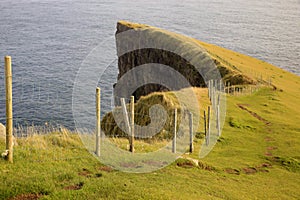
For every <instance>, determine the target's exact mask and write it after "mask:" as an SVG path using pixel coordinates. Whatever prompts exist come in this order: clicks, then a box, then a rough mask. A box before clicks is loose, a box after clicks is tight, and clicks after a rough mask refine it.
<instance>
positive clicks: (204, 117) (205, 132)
mask: <svg viewBox="0 0 300 200" xmlns="http://www.w3.org/2000/svg"><path fill="white" fill-rule="evenodd" d="M203 124H204V135H205V138H206V134H207V131H206V127H207V125H206V113H205V110H204V111H203Z"/></svg>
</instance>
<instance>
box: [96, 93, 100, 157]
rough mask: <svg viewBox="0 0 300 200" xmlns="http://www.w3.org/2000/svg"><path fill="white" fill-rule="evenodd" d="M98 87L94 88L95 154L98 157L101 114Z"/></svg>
mask: <svg viewBox="0 0 300 200" xmlns="http://www.w3.org/2000/svg"><path fill="white" fill-rule="evenodd" d="M100 91H101V90H100V88H99V87H97V88H96V118H97V122H96V155H97V156H98V157H100V138H101V116H100V108H101V107H100V106H101V104H100Z"/></svg>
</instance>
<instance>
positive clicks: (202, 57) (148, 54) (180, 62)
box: [115, 21, 253, 99]
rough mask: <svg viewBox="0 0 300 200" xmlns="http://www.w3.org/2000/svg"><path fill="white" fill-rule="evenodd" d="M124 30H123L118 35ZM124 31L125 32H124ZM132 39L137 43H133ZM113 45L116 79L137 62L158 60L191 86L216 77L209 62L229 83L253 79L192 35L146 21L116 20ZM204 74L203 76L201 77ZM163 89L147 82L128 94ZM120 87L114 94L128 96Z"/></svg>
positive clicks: (247, 81) (141, 93)
mask: <svg viewBox="0 0 300 200" xmlns="http://www.w3.org/2000/svg"><path fill="white" fill-rule="evenodd" d="M125 32H126V34H123V35H122V33H125ZM128 32H129V34H127V33H128ZM124 35H125V36H124ZM135 43H137V44H138V45H136V46H135ZM141 43H142V44H141ZM116 46H117V53H118V68H119V74H118V80H120V79H121V77H123V76H124V75H125V74H126V73H127V72H129V71H130V70H131V69H133V68H135V67H137V66H141V65H143V64H147V63H158V64H163V65H166V66H169V67H172V68H173V69H175V70H176V71H177V72H179V73H180V74H181V75H183V76H184V77H185V78H186V80H187V81H188V82H189V83H190V85H191V86H193V87H206V83H205V81H204V80H205V79H206V80H207V79H211V78H216V77H215V74H216V71H214V69H212V67H211V66H212V65H214V66H216V67H217V69H218V72H219V73H218V74H219V75H220V76H221V77H222V78H223V80H224V81H230V82H231V84H249V83H253V80H251V79H249V78H248V77H246V76H244V75H242V74H239V73H238V72H236V71H235V70H234V69H231V68H230V67H228V66H225V65H222V64H221V62H220V61H218V60H217V59H216V58H214V57H213V56H211V55H210V54H209V53H208V52H206V50H205V49H204V48H203V47H202V46H201V45H200V44H199V43H198V42H197V41H196V40H195V39H193V38H189V37H186V36H183V35H179V34H175V33H172V32H168V31H165V30H162V29H158V28H155V27H151V26H148V25H143V24H136V23H130V22H125V21H119V22H118V23H117V31H116ZM186 58H188V59H189V61H188V60H187V59H186ZM195 60H196V61H195ZM191 61H192V62H193V61H194V63H191ZM195 63H196V64H197V65H198V64H199V66H200V67H199V66H198V67H197V66H195ZM199 72H200V73H199ZM204 76H207V77H205V78H204ZM165 78H166V79H169V78H172V77H165ZM132 79H133V82H131V83H128V84H130V85H132V84H133V85H134V84H135V81H137V80H138V79H141V77H133V78H132ZM142 79H143V78H142ZM126 84H127V83H123V86H124V87H125V85H126ZM178 87H179V88H177V89H181V88H180V86H178ZM167 90H169V88H167V87H165V86H163V85H161V84H157V83H150V84H146V85H143V86H141V87H139V88H136V90H135V91H134V92H133V93H132V94H133V95H134V96H135V97H136V99H139V98H140V97H141V96H144V95H147V94H149V93H152V92H155V91H167ZM123 91H124V90H119V91H116V93H115V94H116V96H128V95H125V94H122V92H123Z"/></svg>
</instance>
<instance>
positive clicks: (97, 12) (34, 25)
mask: <svg viewBox="0 0 300 200" xmlns="http://www.w3.org/2000/svg"><path fill="white" fill-rule="evenodd" d="M299 10H300V1H299V0H284V1H283V0H270V1H261V0H251V1H248V0H183V1H174V0H164V1H162V0H152V1H149V0H147V1H146V0H112V1H108V0H106V1H103V0H84V1H83V0H13V1H11V0H0V58H1V62H0V63H1V64H0V65H1V66H2V67H1V68H0V75H1V76H0V122H2V123H4V122H5V120H4V117H5V115H4V113H5V107H4V105H5V100H4V78H3V71H4V70H3V62H4V61H3V57H4V56H5V55H11V56H12V58H13V76H14V86H13V94H14V117H15V124H18V123H19V124H32V123H34V124H44V123H45V122H48V123H49V122H51V123H57V124H62V125H64V126H67V127H73V125H74V119H73V116H72V90H73V82H74V80H75V77H76V74H77V72H78V69H79V68H80V66H81V63H82V61H83V60H84V59H85V57H86V56H87V55H88V54H89V52H90V51H91V50H92V49H93V48H95V47H96V46H97V45H99V44H101V43H102V42H103V41H104V40H105V39H106V38H108V37H110V36H113V35H114V32H115V27H116V22H117V21H118V20H129V21H132V22H139V23H146V24H149V25H153V26H157V27H161V28H164V29H168V30H170V31H175V32H178V33H182V34H185V35H188V36H191V37H194V38H197V39H200V40H203V41H206V42H209V43H213V44H216V45H220V46H223V47H226V48H229V49H232V50H235V51H238V52H241V53H244V54H247V55H250V56H253V57H256V58H259V59H262V60H264V61H267V62H270V63H272V64H274V65H277V66H279V67H281V68H283V69H285V70H288V71H290V72H293V73H295V74H298V75H300V28H299V27H300V12H299ZM103 67H106V66H103ZM111 74H112V76H111V77H106V78H107V80H106V81H110V82H114V79H115V75H116V74H117V72H116V71H115V73H111Z"/></svg>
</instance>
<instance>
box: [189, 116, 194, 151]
mask: <svg viewBox="0 0 300 200" xmlns="http://www.w3.org/2000/svg"><path fill="white" fill-rule="evenodd" d="M188 114H189V122H190V124H189V125H190V153H193V150H194V145H193V113H192V112H190V111H189V112H188Z"/></svg>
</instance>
